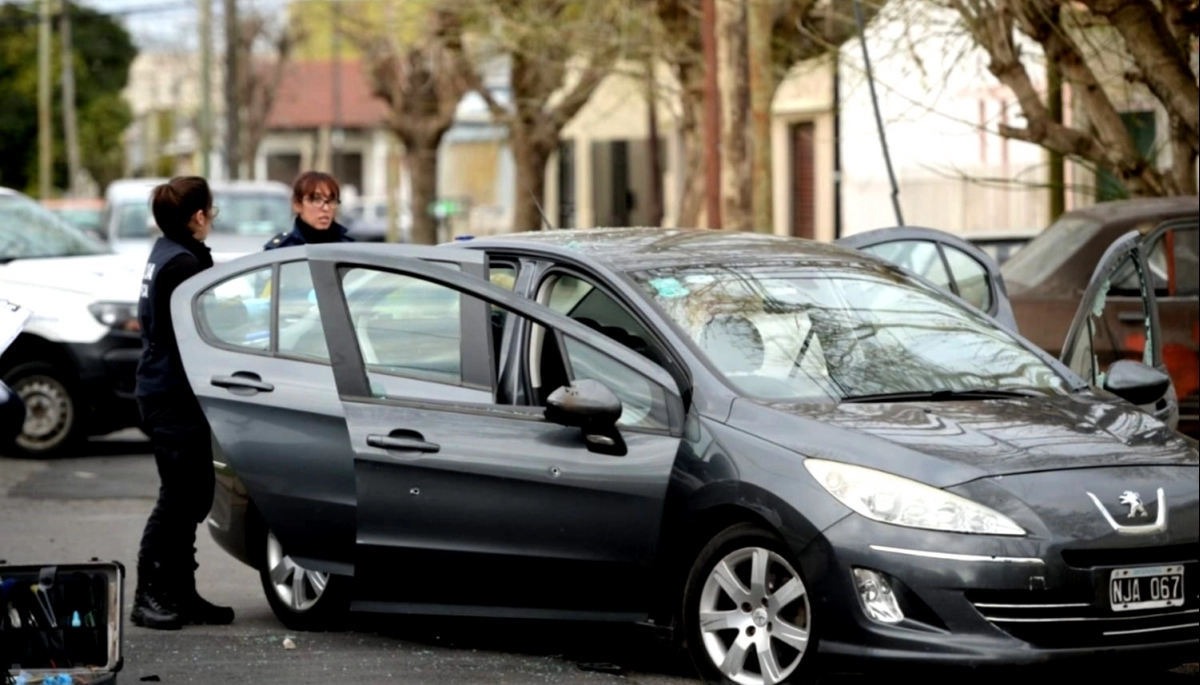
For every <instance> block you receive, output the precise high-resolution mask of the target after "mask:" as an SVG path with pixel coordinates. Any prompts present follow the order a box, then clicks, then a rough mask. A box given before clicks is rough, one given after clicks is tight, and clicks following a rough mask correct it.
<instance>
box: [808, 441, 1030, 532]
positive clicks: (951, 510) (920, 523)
mask: <svg viewBox="0 0 1200 685" xmlns="http://www.w3.org/2000/svg"><path fill="white" fill-rule="evenodd" d="M804 466H806V467H807V468H808V471H809V473H811V474H812V475H813V477H814V478H816V479H817V482H818V483H820V484H821V486H822V487H824V488H825V489H826V490H828V491H829V494H831V495H833V496H834V497H836V498H837V499H838V501H840V502H841V503H842V504H845V505H846V506H848V507H850V508H851V509H853V510H854V511H856V512H858V513H859V514H862V515H863V516H866V517H867V518H869V519H873V520H875V521H882V522H883V523H891V524H895V525H897V526H907V527H909V528H924V529H926V530H942V531H947V532H951V533H976V534H982V535H1025V530H1024V529H1023V528H1021V527H1020V526H1018V525H1017V524H1016V523H1014V522H1013V520H1012V519H1010V518H1008V517H1007V516H1005V515H1003V514H1001V513H999V512H997V511H994V510H992V509H989V508H987V507H985V506H983V505H981V504H976V503H974V502H972V501H971V500H969V499H966V498H963V497H959V496H958V495H955V494H951V493H949V492H946V491H944V490H939V489H937V488H935V487H931V486H929V485H924V484H922V483H918V482H916V481H913V480H909V479H907V478H901V477H899V476H894V475H892V474H890V473H884V472H883V471H876V470H874V469H868V468H863V467H861V466H851V465H850V464H842V463H839V462H835V461H824V460H821V459H806V460H805V461H804Z"/></svg>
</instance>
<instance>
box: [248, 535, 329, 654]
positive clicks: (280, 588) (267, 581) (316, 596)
mask: <svg viewBox="0 0 1200 685" xmlns="http://www.w3.org/2000/svg"><path fill="white" fill-rule="evenodd" d="M265 544H266V550H265V552H266V554H265V555H264V557H263V560H264V563H263V566H262V568H261V569H260V571H259V576H260V577H261V578H262V586H263V592H264V593H266V595H267V602H269V603H270V605H271V610H272V611H274V612H275V616H276V617H277V618H279V620H280V621H281V622H282V623H283V624H284V625H285V626H287V627H288V628H291V629H292V630H303V631H311V632H319V631H326V630H336V629H338V628H340V627H341V623H342V621H343V619H344V618H345V616H346V612H347V611H348V609H349V607H350V590H349V585H350V579H349V578H346V577H342V576H336V575H331V574H328V573H322V572H321V571H314V570H312V569H306V568H304V567H303V566H300V565H299V564H297V563H296V562H295V561H294V560H293V559H292V558H291V557H290V556H288V555H287V554H286V553H285V552H284V549H283V545H282V544H280V542H279V539H278V538H276V537H275V534H274V533H271V532H270V531H267V534H266V540H265Z"/></svg>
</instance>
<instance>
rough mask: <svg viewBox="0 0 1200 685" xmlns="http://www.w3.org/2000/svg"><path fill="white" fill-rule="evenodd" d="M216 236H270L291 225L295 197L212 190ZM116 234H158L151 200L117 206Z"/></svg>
mask: <svg viewBox="0 0 1200 685" xmlns="http://www.w3.org/2000/svg"><path fill="white" fill-rule="evenodd" d="M213 206H214V207H216V208H217V220H216V221H215V222H214V223H213V230H212V232H213V233H214V234H217V235H245V236H269V235H274V234H276V233H280V232H282V231H290V230H291V228H292V217H293V215H292V200H291V198H290V197H289V196H288V195H286V194H281V193H246V192H238V193H222V192H220V191H214V192H213ZM115 213H116V217H115V221H116V223H117V236H118V237H120V238H150V237H156V236H157V235H158V229H157V228H156V227H155V225H154V219H153V218H152V217H151V216H150V201H149V199H147V200H146V201H145V202H130V203H126V204H122V205H120V206H118V207H117V209H116V212H115Z"/></svg>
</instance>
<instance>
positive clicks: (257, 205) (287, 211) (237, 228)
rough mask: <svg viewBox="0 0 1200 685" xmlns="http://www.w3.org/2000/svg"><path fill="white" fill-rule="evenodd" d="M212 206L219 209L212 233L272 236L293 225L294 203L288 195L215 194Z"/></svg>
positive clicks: (215, 192)
mask: <svg viewBox="0 0 1200 685" xmlns="http://www.w3.org/2000/svg"><path fill="white" fill-rule="evenodd" d="M213 206H214V207H216V208H217V209H219V210H220V211H219V212H218V213H217V218H216V220H215V221H214V222H213V229H212V230H213V233H217V234H227V235H249V236H269V235H274V234H276V233H279V232H281V231H286V230H290V229H291V226H292V220H293V214H292V200H291V198H290V197H289V196H288V195H287V194H286V193H246V192H237V193H229V192H225V193H222V192H220V191H214V192H213Z"/></svg>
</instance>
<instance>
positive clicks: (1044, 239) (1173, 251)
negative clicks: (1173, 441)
mask: <svg viewBox="0 0 1200 685" xmlns="http://www.w3.org/2000/svg"><path fill="white" fill-rule="evenodd" d="M1129 231H1136V232H1137V234H1138V235H1139V236H1140V240H1141V243H1142V249H1143V251H1144V253H1145V255H1146V262H1147V266H1148V267H1149V270H1150V273H1149V277H1150V279H1151V280H1152V282H1153V288H1154V292H1155V296H1156V299H1157V304H1158V315H1159V317H1160V319H1161V329H1162V333H1161V340H1160V343H1161V345H1160V346H1161V358H1162V363H1163V364H1164V365H1165V367H1166V369H1167V370H1168V371H1169V373H1170V374H1171V379H1172V381H1173V383H1174V390H1175V393H1176V395H1177V396H1178V402H1179V426H1180V430H1182V431H1183V432H1184V433H1187V434H1188V435H1190V436H1192V437H1198V436H1200V246H1198V243H1200V198H1196V197H1180V198H1165V199H1141V200H1126V201H1121V202H1109V203H1104V204H1100V205H1096V206H1094V207H1089V208H1086V209H1080V210H1076V211H1073V212H1068V213H1067V214H1064V215H1063V216H1062V217H1061V218H1060V219H1059V220H1058V221H1056V222H1054V223H1053V224H1051V225H1050V226H1049V227H1047V228H1046V230H1044V231H1042V233H1041V234H1039V235H1038V236H1037V237H1036V238H1034V239H1033V240H1032V241H1030V243H1029V244H1028V245H1026V246H1025V247H1024V248H1022V250H1021V252H1019V253H1017V254H1016V255H1015V256H1014V257H1013V258H1012V259H1011V260H1009V261H1008V262H1007V263H1006V264H1005V265H1004V266H1003V267H1001V269H1000V271H1001V274H1002V275H1003V277H1004V282H1005V284H1006V286H1007V288H1008V294H1009V299H1010V300H1011V301H1012V307H1013V314H1014V316H1015V317H1016V320H1017V325H1018V327H1019V328H1020V331H1021V334H1022V335H1024V336H1026V337H1028V338H1029V339H1030V340H1033V341H1034V342H1035V343H1037V344H1038V345H1039V346H1040V347H1042V348H1043V349H1045V350H1046V351H1048V352H1050V353H1052V354H1058V353H1059V351H1060V350H1061V349H1062V346H1063V344H1064V342H1065V341H1066V340H1067V327H1068V326H1069V321H1070V319H1071V314H1072V313H1073V312H1074V311H1075V308H1076V307H1077V306H1078V304H1079V298H1080V297H1081V296H1082V295H1083V294H1084V291H1085V289H1086V288H1087V285H1088V281H1089V279H1090V278H1091V276H1092V272H1093V270H1094V269H1095V268H1096V264H1097V262H1099V261H1100V258H1101V255H1103V254H1104V252H1105V250H1107V249H1108V248H1109V246H1110V245H1112V244H1113V242H1114V241H1116V240H1117V239H1118V238H1120V237H1121V236H1122V235H1123V234H1125V233H1127V232H1129ZM1137 278H1138V276H1137V274H1136V273H1134V271H1133V269H1132V268H1127V269H1125V270H1123V271H1122V272H1121V273H1119V274H1116V275H1114V277H1113V280H1112V285H1111V289H1110V292H1109V296H1108V300H1107V306H1106V308H1105V315H1104V319H1103V321H1101V322H1098V325H1097V326H1096V330H1095V332H1094V339H1095V347H1096V354H1097V356H1098V357H1099V363H1100V364H1101V365H1102V366H1107V365H1108V364H1111V363H1112V362H1113V361H1116V360H1118V359H1142V358H1143V357H1144V352H1145V348H1146V332H1145V330H1144V329H1145V326H1144V324H1143V322H1144V321H1145V318H1146V314H1145V310H1144V308H1143V307H1142V301H1141V297H1140V295H1139V293H1138V291H1137V282H1138V281H1137Z"/></svg>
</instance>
